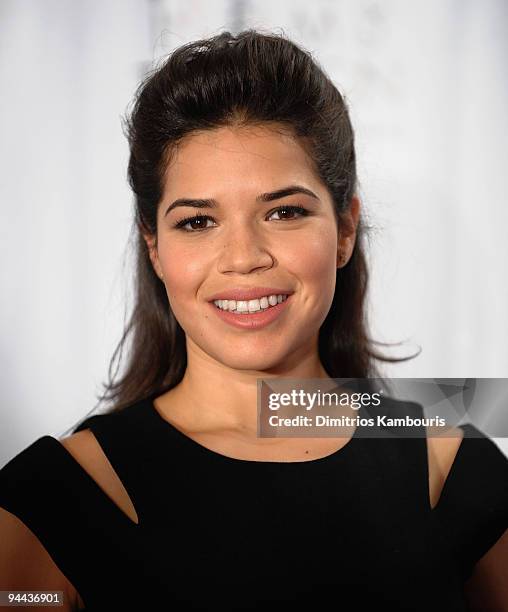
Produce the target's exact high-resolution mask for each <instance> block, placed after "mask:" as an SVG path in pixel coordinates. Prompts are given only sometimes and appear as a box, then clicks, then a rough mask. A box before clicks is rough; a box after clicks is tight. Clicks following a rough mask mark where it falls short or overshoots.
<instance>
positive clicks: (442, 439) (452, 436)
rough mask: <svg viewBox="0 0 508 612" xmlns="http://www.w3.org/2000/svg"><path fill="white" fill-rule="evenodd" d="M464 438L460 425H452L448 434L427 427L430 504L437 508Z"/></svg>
mask: <svg viewBox="0 0 508 612" xmlns="http://www.w3.org/2000/svg"><path fill="white" fill-rule="evenodd" d="M463 438H464V431H463V430H462V429H461V428H460V427H451V428H450V429H448V431H447V433H446V436H444V435H436V433H435V432H434V431H433V430H430V429H427V459H428V466H429V496H430V505H431V507H432V508H435V507H436V505H437V503H438V501H439V498H440V497H441V493H442V490H443V487H444V485H445V482H446V479H447V478H448V476H449V474H450V471H451V469H452V466H453V462H454V461H455V458H456V456H457V453H458V451H459V448H460V445H461V443H462V440H463Z"/></svg>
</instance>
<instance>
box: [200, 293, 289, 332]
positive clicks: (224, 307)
mask: <svg viewBox="0 0 508 612" xmlns="http://www.w3.org/2000/svg"><path fill="white" fill-rule="evenodd" d="M291 294H292V292H290V291H284V290H280V289H272V288H270V287H255V288H252V289H247V290H246V289H231V290H230V291H227V292H224V293H221V294H220V296H219V294H217V295H216V296H213V297H212V301H209V304H210V306H211V307H212V308H213V310H214V312H215V313H216V314H217V315H218V316H219V317H220V318H221V319H222V320H223V321H224V322H226V323H229V324H230V325H233V326H234V327H238V328H240V329H259V328H261V327H265V326H266V325H268V324H269V323H271V322H272V321H274V320H275V319H276V318H277V317H278V316H279V315H280V314H281V313H282V312H283V311H284V309H285V307H286V305H287V303H288V301H289V299H290V297H291ZM214 298H215V299H214ZM242 298H243V299H242Z"/></svg>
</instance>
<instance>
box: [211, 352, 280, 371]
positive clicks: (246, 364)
mask: <svg viewBox="0 0 508 612" xmlns="http://www.w3.org/2000/svg"><path fill="white" fill-rule="evenodd" d="M215 359H217V360H218V361H220V362H221V363H222V364H224V365H225V366H227V367H228V368H232V369H233V370H256V371H258V372H264V371H267V370H277V369H280V368H281V367H282V366H283V364H284V361H285V358H281V359H277V358H276V356H275V355H273V354H272V355H271V358H270V359H268V358H267V357H266V355H265V356H260V355H257V356H253V355H243V356H242V355H231V354H228V355H216V356H215Z"/></svg>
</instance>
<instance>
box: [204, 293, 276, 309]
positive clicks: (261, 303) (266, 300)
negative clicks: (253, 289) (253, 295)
mask: <svg viewBox="0 0 508 612" xmlns="http://www.w3.org/2000/svg"><path fill="white" fill-rule="evenodd" d="M287 297H288V296H287V295H283V294H279V295H267V296H264V297H262V298H258V299H256V300H215V301H214V304H215V305H216V306H217V307H218V308H220V309H221V310H228V311H233V310H234V311H236V312H237V313H238V314H249V313H253V312H259V311H261V310H266V309H267V308H270V307H271V306H276V305H277V304H280V303H281V302H284V301H285V300H286V299H287Z"/></svg>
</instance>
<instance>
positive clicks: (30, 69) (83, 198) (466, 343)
mask: <svg viewBox="0 0 508 612" xmlns="http://www.w3.org/2000/svg"><path fill="white" fill-rule="evenodd" d="M507 17H508V4H507V3H506V2H504V1H503V0H483V1H482V2H472V1H459V0H420V1H413V2H406V1H404V0H383V1H382V2H375V1H367V0H342V1H336V0H334V1H331V0H330V1H328V0H321V1H317V2H316V3H315V4H314V7H313V8H310V5H309V3H308V2H307V1H305V2H304V1H303V0H278V2H273V1H268V0H261V1H260V0H256V1H251V2H248V1H245V0H244V1H241V0H237V1H232V0H230V1H227V0H213V1H212V0H202V1H190V0H186V1H185V2H183V1H181V0H171V1H170V0H159V1H156V0H152V1H149V0H138V1H136V0H88V1H86V2H85V1H73V0H67V1H66V0H45V1H44V2H40V0H3V1H2V2H1V3H0V86H1V95H0V164H1V166H0V167H1V168H2V180H1V181H0V195H1V210H2V217H3V218H2V224H1V227H2V240H1V255H2V266H1V271H0V275H1V276H0V286H1V288H2V301H1V317H0V325H1V356H2V369H1V383H2V385H1V389H2V397H1V400H2V401H1V406H0V465H2V464H3V463H5V461H6V460H7V459H9V458H10V457H12V456H13V455H14V454H15V453H17V452H19V451H20V450H21V449H22V448H24V447H25V446H27V445H28V444H30V443H31V442H32V441H34V440H35V439H36V438H37V437H39V436H41V435H44V434H47V433H49V434H51V435H55V436H59V435H61V434H62V432H63V431H64V430H66V429H67V428H68V427H70V426H71V425H72V424H73V423H75V422H76V421H77V420H78V419H80V418H81V417H83V416H84V415H85V414H86V413H87V412H89V411H90V410H91V409H92V408H93V407H94V405H95V404H96V394H97V393H98V392H99V391H100V389H101V387H100V384H101V382H102V381H104V380H105V379H106V374H107V366H108V363H109V359H110V357H111V355H112V353H113V350H114V348H115V346H116V343H117V341H118V340H119V338H120V335H121V331H122V326H123V322H124V304H125V299H126V295H127V293H128V279H129V266H128V262H127V266H126V268H125V269H124V268H123V261H124V259H123V258H124V255H125V254H126V249H127V240H128V236H129V230H130V225H131V218H132V198H131V194H130V191H129V189H128V186H127V182H126V166H127V157H128V151H127V143H126V140H125V138H124V136H123V134H122V128H121V121H120V118H121V115H122V114H123V113H124V112H125V110H126V109H127V105H128V103H129V102H130V100H131V99H132V95H133V93H134V91H135V88H136V85H137V83H138V82H139V79H140V78H141V76H142V74H143V73H144V70H145V69H146V67H147V66H148V65H150V63H151V62H152V61H154V60H157V59H158V58H159V57H160V56H161V55H164V54H166V53H168V52H169V51H171V50H172V49H173V48H174V47H175V46H177V45H180V44H182V43H184V42H187V41H189V40H192V39H195V38H198V37H201V36H207V35H210V34H216V33H218V32H219V31H221V30H222V29H230V30H232V31H236V30H238V29H242V28H244V27H259V28H265V29H268V30H276V31H282V32H283V33H285V34H286V35H288V36H290V37H291V38H293V39H294V40H295V41H297V42H299V43H300V44H302V45H303V46H304V47H306V48H307V49H308V50H310V51H311V52H312V53H313V54H314V56H315V57H316V58H317V59H318V61H319V62H320V63H321V64H322V66H323V67H324V68H325V70H326V71H327V73H328V74H329V75H330V76H331V78H332V79H333V80H334V82H335V83H336V84H337V86H338V87H339V89H340V90H341V91H342V92H343V93H344V95H345V97H346V99H347V101H348V103H349V105H350V110H351V115H352V120H353V123H354V126H355V129H356V137H357V148H358V158H359V176H360V181H361V195H362V197H363V202H364V206H365V210H366V212H367V213H368V220H369V222H370V223H371V224H373V225H374V227H375V230H374V232H373V233H372V237H371V238H372V239H371V243H370V263H371V271H372V272H371V293H370V303H371V322H372V332H373V336H374V337H375V338H376V339H378V340H382V341H385V342H399V341H405V344H403V345H402V346H400V347H398V348H397V349H396V350H391V351H390V354H397V355H403V354H410V353H412V352H415V351H416V350H417V349H418V347H421V348H422V353H421V354H420V355H419V356H418V357H417V358H416V359H414V360H412V361H409V362H407V363H405V364H399V365H395V366H391V367H385V368H384V373H385V375H387V376H401V377H508V350H507V348H506V340H507V339H508V319H507V317H506V314H505V313H506V312H508V281H507V280H506V276H507V275H506V271H505V268H506V264H507V262H508V240H506V236H505V233H506V229H505V228H506V227H507V226H508V208H507V207H506V204H505V198H504V185H503V179H504V175H505V171H506V157H507V156H506V142H507V136H508V126H507V123H508V122H507V118H506V110H505V109H506V108H507V107H508V78H507V77H506V60H505V58H506V57H508V48H507V47H508V42H507V41H508V36H507V24H508V19H507ZM496 441H497V442H498V444H499V445H500V446H501V447H502V448H503V449H504V450H505V452H507V454H508V445H507V440H506V439H503V440H496Z"/></svg>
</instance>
